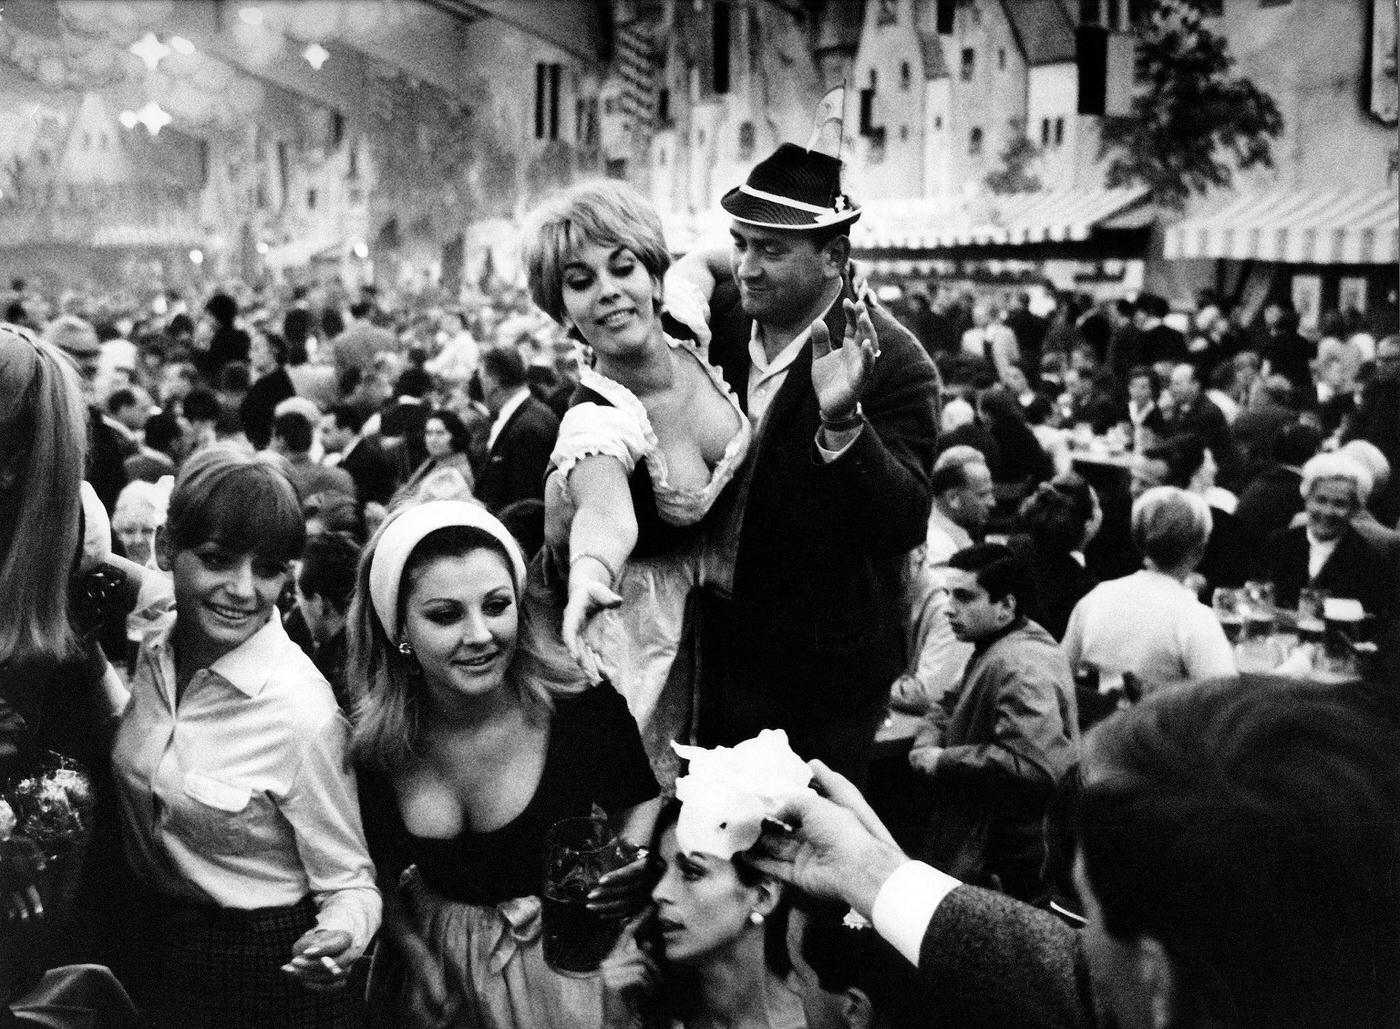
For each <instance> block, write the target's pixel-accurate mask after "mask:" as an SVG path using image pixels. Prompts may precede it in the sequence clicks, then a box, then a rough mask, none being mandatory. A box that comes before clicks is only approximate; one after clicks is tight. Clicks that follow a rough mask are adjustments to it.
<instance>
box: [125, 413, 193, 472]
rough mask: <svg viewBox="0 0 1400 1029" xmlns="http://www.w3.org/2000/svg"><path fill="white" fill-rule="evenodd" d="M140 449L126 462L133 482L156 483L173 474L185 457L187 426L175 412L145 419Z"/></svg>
mask: <svg viewBox="0 0 1400 1029" xmlns="http://www.w3.org/2000/svg"><path fill="white" fill-rule="evenodd" d="M142 436H143V442H142V444H141V449H140V450H138V451H137V452H136V453H135V454H133V455H132V456H131V457H128V458H127V459H126V461H125V462H124V464H125V467H126V476H127V478H128V479H129V480H130V481H132V482H136V481H137V480H140V481H142V482H157V481H159V480H160V478H161V476H163V475H174V474H175V471H176V469H177V468H179V466H180V462H181V461H182V460H184V457H185V427H184V425H182V424H181V422H180V416H179V415H178V414H176V413H175V412H174V411H161V412H160V413H159V414H153V415H151V416H150V417H149V418H147V419H146V425H145V429H144V431H143V433H142Z"/></svg>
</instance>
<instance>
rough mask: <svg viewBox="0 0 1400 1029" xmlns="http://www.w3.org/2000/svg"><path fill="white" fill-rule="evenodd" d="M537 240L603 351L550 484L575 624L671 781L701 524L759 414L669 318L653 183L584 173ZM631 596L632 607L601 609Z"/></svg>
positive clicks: (564, 306) (546, 292) (589, 366)
mask: <svg viewBox="0 0 1400 1029" xmlns="http://www.w3.org/2000/svg"><path fill="white" fill-rule="evenodd" d="M524 239H525V244H524V264H525V269H526V273H527V276H528V279H529V286H530V295H531V297H532V298H533V299H534V301H535V303H536V304H538V305H539V306H540V307H541V308H542V309H543V310H544V311H545V312H547V313H548V314H549V315H550V317H552V318H554V319H555V320H556V321H557V322H559V323H560V324H561V325H563V326H565V327H566V328H567V329H568V330H569V334H570V335H571V336H572V337H573V338H574V339H575V340H576V341H578V342H579V343H580V344H582V345H583V346H584V347H585V348H586V349H587V352H588V355H589V360H587V361H586V362H585V367H584V368H583V369H582V376H581V380H580V385H579V389H578V391H577V392H576V393H575V395H574V401H573V404H572V406H571V407H570V408H569V409H568V411H566V412H565V414H564V417H563V419H562V421H561V424H560V427H559V437H558V441H557V443H556V444H555V448H554V452H553V454H552V455H551V457H550V464H551V470H550V472H549V474H548V478H547V479H546V486H545V507H546V542H547V544H548V546H547V548H546V549H547V550H548V551H549V554H550V558H549V561H548V563H547V567H549V568H550V569H552V570H553V572H552V578H553V580H554V582H555V584H556V586H557V592H558V593H560V594H563V595H562V596H558V597H556V598H555V599H556V603H557V604H558V605H559V606H562V607H563V622H562V626H561V635H562V637H563V641H564V644H565V645H566V647H567V648H568V650H569V652H570V653H571V654H572V655H573V656H574V657H575V658H576V659H577V660H578V661H579V663H580V664H581V665H582V666H583V668H584V669H585V671H587V672H588V673H589V675H590V677H591V678H593V679H594V680H595V681H596V680H598V679H601V678H603V677H604V675H605V673H606V677H607V678H609V679H610V681H611V682H612V683H613V685H614V686H616V687H617V689H618V690H619V691H620V692H621V693H622V695H623V696H625V697H626V698H627V701H628V704H629V706H630V708H631V711H632V714H633V715H634V717H635V718H636V719H637V722H638V724H639V725H640V726H641V728H642V735H643V741H644V742H645V744H646V746H647V751H648V753H649V754H650V755H651V756H652V759H653V761H654V763H655V764H656V766H657V767H658V770H659V771H660V773H661V775H662V776H663V778H665V779H669V778H671V776H672V775H673V774H674V756H673V755H672V754H671V751H670V748H669V745H668V744H669V743H670V741H671V740H672V739H676V738H678V737H683V736H684V735H685V734H686V733H687V732H688V729H689V725H690V721H691V714H692V712H691V696H690V690H689V688H688V686H687V684H686V683H673V684H671V686H672V689H671V691H670V692H667V691H666V687H667V679H668V674H669V672H670V669H671V664H672V661H673V659H674V657H675V655H676V652H677V649H678V647H679V643H680V639H681V636H682V632H683V621H684V611H685V606H686V598H687V596H688V595H689V593H690V591H691V589H692V588H693V587H694V586H695V585H696V584H697V583H698V582H699V581H701V580H702V579H704V577H705V576H706V574H707V572H706V568H709V567H712V565H710V564H709V562H710V561H711V559H712V554H711V552H710V551H708V550H706V549H705V548H704V547H703V544H702V542H701V533H700V532H699V531H698V527H699V526H700V525H701V524H702V522H717V521H719V520H720V519H722V517H723V515H722V514H721V512H722V511H724V510H725V509H726V508H728V507H729V506H730V505H728V504H720V503H719V501H720V497H721V496H722V495H724V494H726V492H727V488H728V486H729V484H730V483H731V482H732V481H733V479H734V476H735V473H736V472H737V471H738V469H739V467H740V465H741V463H742V462H743V460H744V457H745V455H746V453H747V451H748V445H749V437H750V431H751V430H750V427H749V421H748V418H747V417H746V416H745V415H744V413H743V410H742V408H741V406H740V404H739V399H738V397H736V396H735V395H734V393H733V391H731V390H730V389H729V387H728V385H727V384H726V383H725V381H724V377H723V376H722V374H721V373H720V370H719V369H718V368H716V367H714V366H713V365H711V364H710V363H709V362H708V361H707V360H706V359H705V355H704V354H703V353H702V352H701V351H700V350H699V348H698V347H696V346H695V345H694V344H693V343H691V342H689V341H686V340H681V339H676V338H674V337H672V336H669V335H667V334H666V332H665V331H663V328H662V320H661V305H662V276H663V275H664V274H665V272H666V269H667V267H668V266H669V264H670V254H669V251H668V250H667V247H666V241H665V239H664V238H663V236H662V233H661V221H660V218H659V217H658V216H657V214H656V211H655V210H654V209H653V208H652V206H651V205H650V204H649V203H648V202H647V201H646V200H645V199H644V198H643V197H642V196H641V194H640V193H638V192H637V191H636V190H635V189H633V188H632V187H631V186H628V185H625V184H624V183H621V182H614V181H605V182H592V183H586V184H584V185H581V186H576V187H574V188H573V189H570V190H568V191H566V192H565V193H563V194H562V195H560V196H559V197H557V198H556V199H554V200H552V201H549V202H548V203H546V204H545V205H544V206H543V207H541V208H540V209H539V210H537V211H536V212H534V214H533V215H532V216H531V218H530V221H529V224H528V226H527V228H526V229H525V232H524ZM712 512H714V513H713V514H712ZM616 607H620V608H621V610H620V611H619V613H618V616H617V617H616V618H599V617H597V616H598V615H599V614H600V613H601V612H603V611H604V610H605V609H608V608H616ZM600 655H601V657H600ZM604 657H605V658H606V667H604V666H603V658H604ZM677 678H678V679H679V678H682V677H679V676H678V677H677ZM663 694H664V695H663Z"/></svg>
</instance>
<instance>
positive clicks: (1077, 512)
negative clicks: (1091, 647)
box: [1008, 472, 1103, 640]
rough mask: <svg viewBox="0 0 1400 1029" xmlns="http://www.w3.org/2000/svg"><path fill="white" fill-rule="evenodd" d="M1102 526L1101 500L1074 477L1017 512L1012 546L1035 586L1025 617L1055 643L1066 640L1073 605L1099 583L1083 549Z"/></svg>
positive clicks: (1048, 487)
mask: <svg viewBox="0 0 1400 1029" xmlns="http://www.w3.org/2000/svg"><path fill="white" fill-rule="evenodd" d="M1102 522H1103V510H1102V509H1101V508H1100V507H1099V498H1098V494H1097V493H1095V492H1094V488H1093V487H1092V486H1090V485H1089V484H1088V483H1087V482H1085V481H1084V480H1083V479H1082V478H1081V477H1080V476H1079V475H1077V474H1076V473H1074V472H1069V473H1067V474H1065V475H1060V476H1057V477H1056V478H1055V479H1052V480H1051V481H1050V482H1042V483H1041V484H1040V485H1039V486H1038V487H1036V491H1035V492H1034V493H1032V494H1031V495H1030V496H1029V497H1027V498H1026V499H1025V501H1024V502H1023V503H1022V504H1021V509H1020V511H1018V512H1017V515H1016V522H1015V528H1016V534H1015V535H1013V536H1012V537H1011V539H1010V540H1009V541H1008V546H1010V547H1011V549H1012V550H1014V551H1015V552H1016V553H1017V554H1018V555H1020V557H1021V558H1022V559H1023V560H1024V561H1025V563H1026V567H1027V568H1028V569H1029V570H1030V573H1031V578H1032V580H1033V581H1034V583H1035V593H1034V599H1033V601H1032V603H1031V604H1029V605H1027V610H1026V616H1027V617H1028V618H1030V619H1031V621H1033V622H1036V623H1037V624H1039V625H1040V627H1041V628H1043V629H1044V630H1045V631H1046V632H1048V633H1050V635H1052V636H1054V637H1055V639H1057V640H1058V639H1063V638H1064V635H1065V627H1066V626H1067V625H1068V624H1069V616H1070V612H1071V611H1073V610H1074V605H1075V604H1077V603H1079V601H1080V598H1082V597H1083V596H1084V595H1085V594H1086V593H1088V592H1089V591H1090V590H1091V589H1093V588H1094V586H1095V585H1097V583H1098V580H1097V579H1096V578H1095V577H1094V576H1093V575H1092V574H1091V573H1090V572H1089V571H1088V569H1087V568H1085V564H1084V548H1085V547H1087V546H1088V545H1089V543H1090V541H1091V540H1092V539H1093V538H1094V536H1095V535H1096V534H1097V533H1098V531H1099V526H1100V525H1101V524H1102Z"/></svg>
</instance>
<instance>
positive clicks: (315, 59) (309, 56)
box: [301, 43, 331, 71]
mask: <svg viewBox="0 0 1400 1029" xmlns="http://www.w3.org/2000/svg"><path fill="white" fill-rule="evenodd" d="M301 56H302V57H305V58H306V63H307V64H309V65H311V67H313V68H315V69H316V70H317V71H320V70H321V65H323V64H325V63H326V62H327V61H328V60H330V57H331V52H330V51H329V50H327V49H326V48H325V47H323V46H322V45H321V44H320V43H312V44H311V45H310V46H308V47H307V48H306V49H305V50H303V51H302V52H301Z"/></svg>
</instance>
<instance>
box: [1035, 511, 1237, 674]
mask: <svg viewBox="0 0 1400 1029" xmlns="http://www.w3.org/2000/svg"><path fill="white" fill-rule="evenodd" d="M1210 529H1211V515H1210V508H1209V507H1208V506H1207V505H1206V502H1205V501H1204V500H1203V499H1202V498H1201V497H1200V496H1198V495H1197V494H1195V493H1188V492H1187V491H1186V490H1183V489H1178V488H1177V487H1175V486H1157V487H1154V488H1152V489H1150V490H1148V491H1147V492H1146V493H1144V494H1143V495H1142V496H1141V497H1139V498H1138V499H1137V502H1136V503H1134V504H1133V517H1132V532H1133V543H1134V544H1136V546H1137V548H1138V549H1139V550H1140V551H1141V552H1142V555H1143V567H1142V569H1141V570H1139V571H1136V572H1134V573H1133V574H1132V575H1128V576H1124V577H1123V578H1121V579H1110V580H1109V581H1108V582H1104V583H1100V584H1099V585H1097V586H1095V587H1094V588H1093V589H1092V590H1090V591H1089V593H1088V595H1087V596H1085V597H1084V599H1083V600H1081V601H1080V602H1079V603H1078V604H1076V605H1075V607H1074V611H1073V612H1072V613H1071V614H1070V618H1069V626H1068V627H1067V628H1066V629H1065V638H1064V640H1063V642H1062V644H1061V646H1062V647H1063V649H1064V652H1065V657H1067V658H1068V659H1069V663H1070V667H1071V668H1074V669H1079V668H1081V667H1084V666H1091V667H1093V668H1095V669H1097V670H1098V673H1099V687H1100V689H1107V688H1110V687H1112V686H1113V685H1115V684H1116V683H1117V682H1119V681H1121V680H1122V678H1123V677H1124V676H1125V675H1132V676H1133V677H1134V678H1136V679H1137V681H1138V682H1139V683H1141V684H1142V688H1143V690H1144V692H1148V691H1151V690H1153V689H1157V688H1160V687H1164V686H1175V685H1179V684H1181V683H1183V682H1186V681H1199V680H1201V679H1212V678H1228V677H1233V676H1234V675H1236V674H1237V673H1236V670H1235V658H1234V654H1233V653H1232V651H1231V650H1230V643H1229V641H1228V640H1227V639H1226V638H1225V630H1224V629H1222V628H1221V627H1220V623H1219V622H1218V621H1216V618H1215V613H1214V612H1213V611H1212V610H1211V609H1210V608H1209V607H1207V606H1206V605H1204V604H1202V603H1201V602H1200V601H1199V600H1198V599H1197V598H1196V595H1195V594H1194V593H1193V592H1192V591H1191V588H1190V587H1189V586H1187V585H1186V579H1187V576H1189V575H1190V574H1191V573H1192V572H1193V571H1194V570H1195V568H1196V566H1197V565H1198V564H1200V562H1201V558H1202V557H1203V556H1204V555H1205V552H1206V542H1207V541H1208V540H1209V538H1210Z"/></svg>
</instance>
